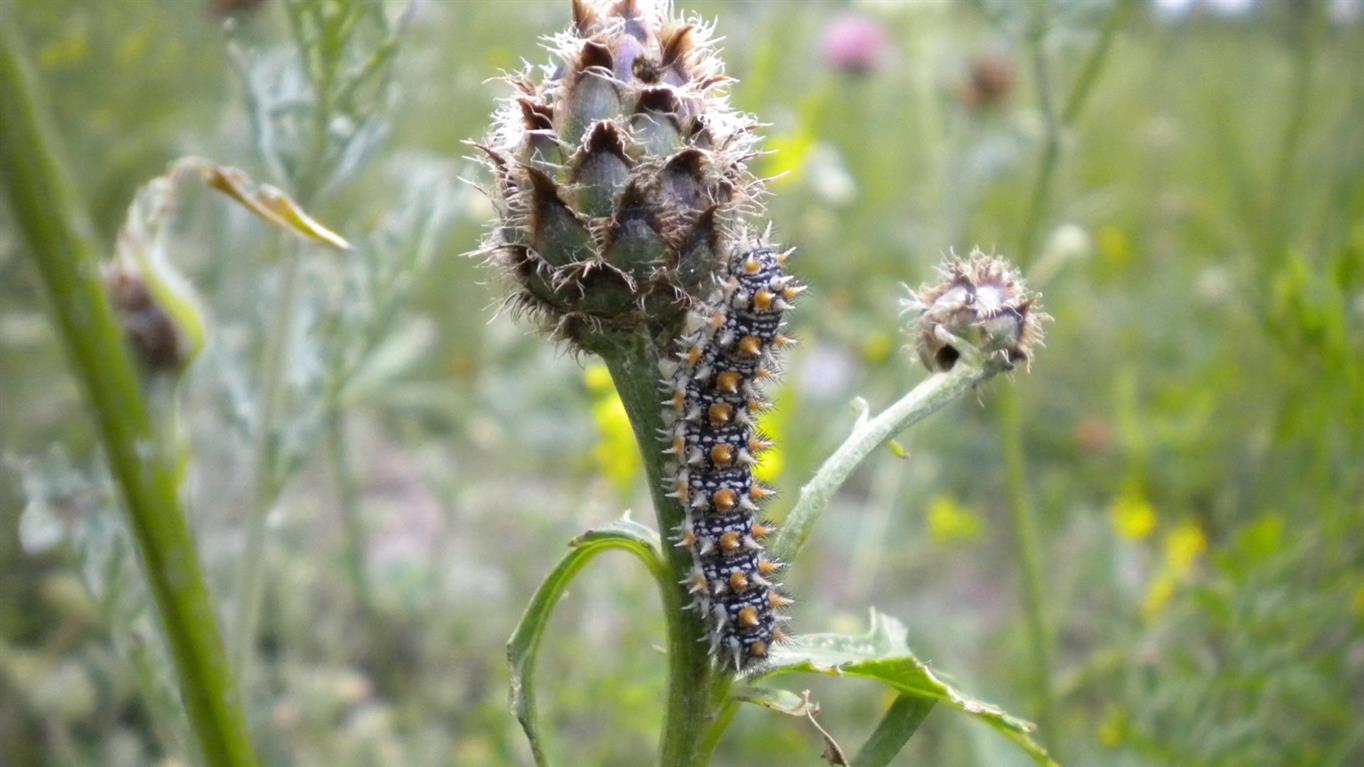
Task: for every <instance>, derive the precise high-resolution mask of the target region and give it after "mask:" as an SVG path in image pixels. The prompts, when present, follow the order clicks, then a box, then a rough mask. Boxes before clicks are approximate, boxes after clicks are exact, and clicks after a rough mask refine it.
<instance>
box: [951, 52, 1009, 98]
mask: <svg viewBox="0 0 1364 767" xmlns="http://www.w3.org/2000/svg"><path fill="white" fill-rule="evenodd" d="M1014 80H1015V72H1014V61H1013V59H1011V58H1009V57H1008V56H1006V55H1005V54H1003V53H987V54H982V55H980V56H977V57H975V58H973V59H971V64H970V70H969V72H968V73H967V77H966V81H965V82H964V83H962V86H961V91H960V94H959V97H960V99H961V104H962V106H964V107H966V108H967V109H970V110H973V111H977V112H985V111H989V110H991V109H997V108H999V107H1001V106H1003V105H1004V103H1005V102H1007V101H1008V100H1009V96H1010V95H1012V94H1013V91H1014Z"/></svg>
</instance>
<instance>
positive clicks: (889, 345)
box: [862, 333, 895, 362]
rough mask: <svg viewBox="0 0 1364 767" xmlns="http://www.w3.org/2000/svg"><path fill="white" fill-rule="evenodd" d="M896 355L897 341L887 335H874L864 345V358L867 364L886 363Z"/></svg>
mask: <svg viewBox="0 0 1364 767" xmlns="http://www.w3.org/2000/svg"><path fill="white" fill-rule="evenodd" d="M894 353H895V341H894V340H893V339H892V337H891V336H890V335H887V334H886V333H874V334H872V335H871V337H869V338H868V339H867V340H866V341H865V342H864V343H863V344H862V357H863V358H864V359H866V360H867V362H885V361H886V360H888V359H890V355H892V354H894Z"/></svg>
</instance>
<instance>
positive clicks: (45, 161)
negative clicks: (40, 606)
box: [0, 8, 256, 767]
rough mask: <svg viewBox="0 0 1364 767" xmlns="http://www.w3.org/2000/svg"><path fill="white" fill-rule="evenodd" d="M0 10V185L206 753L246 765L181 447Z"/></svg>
mask: <svg viewBox="0 0 1364 767" xmlns="http://www.w3.org/2000/svg"><path fill="white" fill-rule="evenodd" d="M49 135H53V133H52V132H51V130H50V128H48V127H47V125H46V121H45V119H44V118H43V117H42V116H41V114H40V112H39V107H38V105H37V103H36V97H35V85H34V82H33V79H32V76H31V75H30V74H29V72H28V71H27V69H26V68H25V65H24V63H23V59H22V55H21V53H20V50H19V43H18V40H17V38H16V33H15V30H14V27H13V24H12V20H11V19H10V18H9V13H8V11H7V9H4V8H0V186H3V187H4V190H5V193H6V195H7V196H8V198H9V202H10V205H11V206H12V208H13V211H14V218H15V220H16V221H17V223H18V224H19V228H20V230H21V231H22V232H23V235H24V237H25V238H26V240H27V242H28V245H29V249H30V250H31V252H32V256H33V261H34V264H35V266H37V268H38V272H39V274H40V276H41V277H42V280H43V282H44V283H45V284H46V286H47V290H48V293H49V295H50V296H51V299H52V304H53V309H54V313H55V317H56V321H57V323H56V324H57V328H58V331H59V332H60V334H61V336H62V340H63V342H64V344H65V345H66V348H67V352H68V353H69V355H70V358H71V361H72V363H73V364H74V366H75V368H76V372H77V374H78V375H79V377H80V378H81V381H82V383H83V384H84V388H85V391H86V395H87V396H88V397H89V401H90V404H91V406H92V407H93V409H94V411H95V416H96V422H97V425H98V428H99V431H100V436H101V439H102V440H103V443H104V449H105V452H106V454H107V458H108V461H109V465H110V468H111V469H112V470H113V473H114V476H115V477H116V478H117V479H118V484H119V487H120V489H121V490H122V495H123V501H124V503H123V509H124V512H125V513H126V515H127V521H128V526H129V528H130V530H131V532H132V534H133V537H134V539H135V540H136V541H137V546H138V551H139V552H140V553H141V559H142V566H143V573H144V574H145V576H146V578H147V582H148V585H149V586H150V590H151V592H152V596H153V598H154V603H155V605H156V608H157V612H158V613H159V615H160V618H161V625H162V628H163V629H164V630H165V637H166V642H167V644H168V645H169V647H170V651H171V656H172V657H173V658H174V660H175V670H176V673H177V676H178V681H179V686H180V692H181V696H182V697H183V700H184V706H185V709H186V711H187V713H188V715H189V721H190V723H191V725H192V726H193V728H194V733H195V736H196V738H197V739H198V742H199V747H200V750H201V752H202V755H203V759H204V762H205V763H206V764H208V765H211V766H212V767H252V766H254V765H255V764H256V757H255V754H254V752H253V750H252V747H251V741H250V739H249V738H248V736H247V730H246V718H245V716H244V714H243V712H242V708H241V701H240V699H239V697H238V695H237V690H236V687H235V685H234V684H233V679H232V675H231V672H230V668H229V666H228V664H227V661H226V658H225V657H224V654H223V647H222V640H221V638H220V635H219V633H218V621H217V616H216V615H215V613H214V606H213V600H212V596H211V595H210V593H209V590H208V585H207V582H206V581H205V579H204V575H203V571H202V569H201V568H200V565H199V557H198V553H197V551H196V550H195V547H194V539H193V536H192V534H191V532H190V528H189V524H188V522H187V521H186V519H185V516H184V513H183V510H182V509H181V507H180V498H179V488H178V485H177V479H176V475H177V466H176V465H175V463H176V462H175V461H174V460H167V459H166V456H168V455H176V453H177V451H175V450H167V449H164V447H159V446H158V445H157V444H156V433H155V429H154V427H153V424H152V422H151V417H150V415H149V413H148V408H147V403H146V402H145V401H144V399H143V395H142V392H141V389H140V387H139V384H138V375H137V371H136V370H135V369H134V364H133V361H132V360H131V359H130V358H129V355H128V351H127V347H126V345H125V344H124V340H123V336H122V332H121V330H120V328H119V324H118V321H117V319H116V318H115V316H114V312H113V308H112V307H111V306H110V303H109V300H108V296H107V295H106V293H105V291H104V286H103V284H102V283H101V280H100V269H99V264H98V259H97V257H96V248H95V246H94V244H93V242H92V240H91V237H90V234H89V232H90V228H89V226H88V224H87V223H86V222H85V220H84V217H83V216H82V215H81V214H80V213H79V212H78V211H79V207H78V203H77V201H76V198H75V195H74V193H73V192H72V191H71V190H70V188H69V187H68V186H67V183H66V180H65V176H64V175H63V172H62V170H61V168H60V166H59V164H58V160H57V157H56V156H55V154H54V151H53V148H52V147H51V146H50V145H49V141H48V138H47V136H49Z"/></svg>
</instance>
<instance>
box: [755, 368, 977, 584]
mask: <svg viewBox="0 0 1364 767" xmlns="http://www.w3.org/2000/svg"><path fill="white" fill-rule="evenodd" d="M984 377H985V373H984V370H983V369H982V368H981V367H980V366H979V365H976V364H971V363H970V362H969V361H968V360H967V359H966V358H965V357H963V358H962V359H961V360H960V361H958V363H957V364H956V365H954V366H953V367H952V370H950V371H949V372H946V373H934V374H933V375H931V376H929V377H928V378H926V379H924V380H923V381H922V382H921V383H920V384H919V385H918V386H915V387H914V388H913V389H912V390H911V391H910V392H909V393H908V394H906V395H905V396H904V397H901V398H900V400H899V401H897V402H896V403H895V404H893V405H891V406H890V407H888V408H886V409H885V410H884V411H882V412H881V413H879V414H877V415H876V417H874V418H869V417H868V415H867V410H866V403H865V402H864V403H861V407H862V412H861V413H860V414H859V415H858V418H857V422H856V423H855V424H854V425H853V429H852V433H851V434H849V435H848V438H847V439H846V440H844V441H843V444H842V445H840V446H839V447H838V449H837V450H835V451H834V453H833V455H830V456H829V457H828V459H826V460H825V461H824V463H823V464H822V465H821V466H820V467H819V471H817V472H815V476H814V477H813V478H812V479H811V480H810V481H809V482H807V483H806V484H805V486H804V487H802V488H801V489H800V499H799V500H797V501H796V505H795V506H794V507H793V508H792V509H791V512H790V513H789V514H787V515H786V519H785V520H784V521H783V522H782V526H781V531H780V532H779V533H778V534H777V537H776V540H775V541H773V543H772V552H773V554H774V555H775V556H776V557H778V558H779V559H782V560H784V561H786V562H790V561H792V560H793V559H795V557H796V555H797V554H799V553H800V550H801V549H802V548H804V546H805V542H806V541H807V540H808V539H809V537H810V532H811V531H812V530H813V529H814V526H815V522H816V521H818V520H819V516H820V515H821V514H823V513H824V509H826V508H827V507H828V506H829V501H831V500H832V499H833V497H834V494H835V493H837V492H838V490H839V488H841V487H843V483H845V482H847V481H848V477H850V476H852V473H853V471H855V470H856V469H857V467H858V466H859V465H861V463H862V462H863V461H864V460H866V458H867V456H869V455H871V453H872V452H873V451H875V450H877V449H879V448H880V447H882V446H883V445H885V444H886V443H887V442H889V441H890V439H891V438H892V437H894V436H895V435H896V434H899V433H900V432H902V431H904V430H905V429H907V428H909V427H910V426H913V425H914V424H916V423H918V422H919V421H922V420H923V419H925V418H927V417H928V416H929V415H931V414H933V413H935V412H937V411H938V410H941V409H942V408H943V407H944V406H946V405H947V404H948V403H950V402H952V401H953V400H955V399H957V398H958V397H960V396H961V395H962V394H964V393H965V392H966V391H967V390H969V389H970V388H971V387H972V386H974V385H975V384H976V383H978V382H979V381H981V380H982V379H983V378H984Z"/></svg>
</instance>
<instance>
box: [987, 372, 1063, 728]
mask: <svg viewBox="0 0 1364 767" xmlns="http://www.w3.org/2000/svg"><path fill="white" fill-rule="evenodd" d="M1004 388H1005V391H1003V392H1001V393H1000V397H999V417H1000V427H1001V431H1002V433H1003V441H1004V471H1005V476H1006V477H1007V480H1008V494H1009V523H1010V527H1011V528H1012V529H1011V532H1012V535H1011V536H1010V539H1011V541H1012V542H1013V547H1014V558H1015V560H1016V561H1017V562H1018V568H1019V576H1020V579H1021V580H1022V588H1023V613H1024V616H1025V618H1026V620H1027V626H1028V645H1029V651H1030V654H1031V656H1032V674H1031V677H1032V680H1033V687H1034V690H1035V691H1036V695H1037V702H1038V713H1037V723H1038V727H1039V729H1040V730H1041V732H1044V733H1047V734H1048V735H1050V736H1051V738H1052V740H1053V748H1054V742H1055V741H1056V731H1055V730H1054V729H1052V728H1053V727H1054V725H1055V719H1054V717H1053V715H1052V714H1053V710H1054V708H1055V706H1054V698H1055V695H1054V693H1053V690H1052V679H1051V662H1052V661H1051V630H1050V626H1049V625H1048V623H1047V619H1046V613H1045V610H1046V606H1045V604H1044V601H1043V597H1042V593H1043V592H1042V574H1041V550H1040V547H1039V545H1038V539H1037V520H1036V514H1035V512H1034V510H1033V506H1032V496H1031V494H1030V492H1029V490H1028V478H1027V477H1028V475H1027V471H1028V470H1027V462H1026V460H1025V459H1024V454H1023V423H1022V420H1023V416H1022V408H1021V407H1020V406H1019V395H1018V391H1017V383H1016V382H1014V381H1010V382H1008V383H1007V384H1006V386H1005V387H1004Z"/></svg>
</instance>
